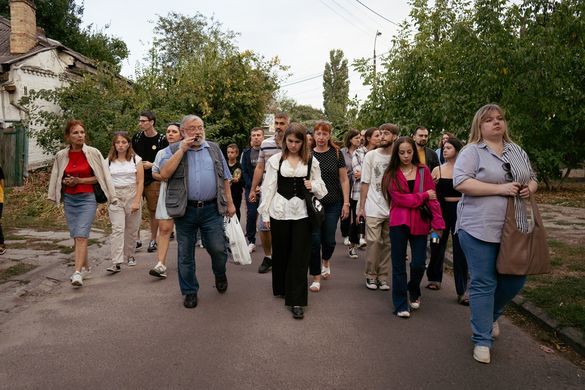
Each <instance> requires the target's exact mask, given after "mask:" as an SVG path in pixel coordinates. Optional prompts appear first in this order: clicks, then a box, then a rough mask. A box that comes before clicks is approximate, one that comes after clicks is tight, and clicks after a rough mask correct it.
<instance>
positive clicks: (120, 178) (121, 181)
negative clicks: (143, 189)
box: [109, 155, 142, 187]
mask: <svg viewBox="0 0 585 390" xmlns="http://www.w3.org/2000/svg"><path fill="white" fill-rule="evenodd" d="M134 160H135V161H136V163H134ZM134 160H133V159H130V161H124V162H122V161H118V160H114V161H109V164H110V174H111V175H112V182H113V183H114V187H128V186H132V185H134V186H136V164H138V163H140V162H141V161H142V159H141V158H140V156H138V155H136V156H135V157H134Z"/></svg>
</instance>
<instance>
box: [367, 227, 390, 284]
mask: <svg viewBox="0 0 585 390" xmlns="http://www.w3.org/2000/svg"><path fill="white" fill-rule="evenodd" d="M366 242H367V243H368V248H367V251H366V272H365V274H366V278H370V279H378V280H380V281H382V280H383V281H385V282H388V283H390V228H389V227H388V218H376V217H366Z"/></svg>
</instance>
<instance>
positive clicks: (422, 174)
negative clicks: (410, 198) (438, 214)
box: [418, 167, 425, 192]
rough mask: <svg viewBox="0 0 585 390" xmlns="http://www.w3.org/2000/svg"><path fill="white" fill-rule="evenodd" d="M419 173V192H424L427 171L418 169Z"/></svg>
mask: <svg viewBox="0 0 585 390" xmlns="http://www.w3.org/2000/svg"><path fill="white" fill-rule="evenodd" d="M418 171H419V172H420V183H419V186H418V187H419V192H423V181H424V179H425V169H424V168H423V167H420V168H419V169H418Z"/></svg>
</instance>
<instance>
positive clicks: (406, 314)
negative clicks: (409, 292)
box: [396, 310, 410, 318]
mask: <svg viewBox="0 0 585 390" xmlns="http://www.w3.org/2000/svg"><path fill="white" fill-rule="evenodd" d="M396 315H397V316H398V317H400V318H410V312H409V311H407V310H404V311H399V312H398V313H396Z"/></svg>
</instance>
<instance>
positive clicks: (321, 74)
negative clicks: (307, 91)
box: [280, 73, 323, 88]
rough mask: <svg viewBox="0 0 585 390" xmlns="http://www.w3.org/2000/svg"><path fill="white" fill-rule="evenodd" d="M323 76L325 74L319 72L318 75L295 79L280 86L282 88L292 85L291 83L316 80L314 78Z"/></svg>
mask: <svg viewBox="0 0 585 390" xmlns="http://www.w3.org/2000/svg"><path fill="white" fill-rule="evenodd" d="M321 76H323V73H320V74H318V75H316V76H312V77H307V78H306V79H302V80H298V81H294V82H292V83H288V84H284V85H281V86H280V88H284V87H290V86H291V85H295V84H300V83H304V82H306V81H309V80H314V79H316V78H319V77H321Z"/></svg>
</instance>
